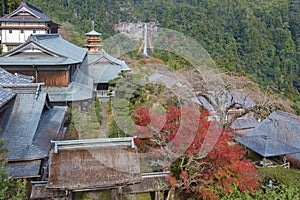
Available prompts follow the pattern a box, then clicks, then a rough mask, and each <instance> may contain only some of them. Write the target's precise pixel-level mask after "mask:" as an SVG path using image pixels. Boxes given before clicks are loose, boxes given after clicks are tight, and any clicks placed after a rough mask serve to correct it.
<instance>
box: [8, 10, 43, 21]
mask: <svg viewBox="0 0 300 200" xmlns="http://www.w3.org/2000/svg"><path fill="white" fill-rule="evenodd" d="M6 18H20V19H24V18H27V19H39V18H40V17H39V16H38V15H35V14H34V13H33V12H31V11H30V10H29V9H28V8H26V7H22V8H21V9H19V10H16V11H15V12H13V13H11V14H10V15H9V16H7V17H6Z"/></svg>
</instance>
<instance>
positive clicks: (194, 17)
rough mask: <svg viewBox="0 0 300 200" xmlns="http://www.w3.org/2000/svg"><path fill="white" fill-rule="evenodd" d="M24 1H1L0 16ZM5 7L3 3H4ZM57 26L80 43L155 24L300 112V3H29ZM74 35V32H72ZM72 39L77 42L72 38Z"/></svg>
mask: <svg viewBox="0 0 300 200" xmlns="http://www.w3.org/2000/svg"><path fill="white" fill-rule="evenodd" d="M19 1H20V0H15V1H13V0H10V1H9V0H7V1H5V0H2V1H0V2H2V4H1V6H2V9H1V10H2V12H3V11H4V12H8V11H11V10H12V8H13V7H14V6H15V5H18V3H17V4H16V3H15V2H19ZM3 2H4V3H3ZM28 2H29V3H31V4H33V5H34V6H36V7H38V8H40V9H41V10H43V11H44V12H45V13H46V14H47V15H48V16H49V17H51V18H53V19H54V20H55V21H57V22H59V23H61V24H63V25H64V24H65V22H69V23H70V24H71V25H72V26H74V27H75V29H74V30H76V31H77V32H78V34H77V35H73V41H78V43H79V41H80V39H81V38H83V37H82V36H83V34H84V33H85V32H88V31H90V30H91V20H95V23H96V30H97V31H100V32H102V33H103V34H104V37H108V36H110V35H113V34H115V33H116V31H115V30H114V25H115V24H116V23H118V22H119V21H126V22H135V21H147V20H148V21H156V22H158V23H159V25H160V26H161V27H166V28H170V29H174V30H177V31H179V32H182V33H184V34H186V35H188V36H190V37H192V38H194V39H195V40H197V41H198V42H199V43H200V44H202V45H203V47H204V48H205V49H206V50H207V51H208V52H209V53H210V54H211V56H212V58H213V59H214V60H215V61H216V63H217V65H218V66H219V67H220V68H221V69H223V70H224V71H233V72H236V73H240V74H248V75H250V76H251V77H252V78H253V79H254V80H256V81H257V82H258V83H259V84H260V85H262V86H271V87H272V88H273V89H274V91H276V92H278V93H281V94H282V95H285V96H287V97H289V98H290V99H292V100H293V101H294V102H298V106H299V110H300V103H299V102H300V97H299V90H300V1H298V0H285V1H282V0H213V1H212V0H169V1H166V0H105V1H101V0H28ZM70 30H73V29H70ZM74 37H77V38H75V39H74Z"/></svg>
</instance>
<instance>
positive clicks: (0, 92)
mask: <svg viewBox="0 0 300 200" xmlns="http://www.w3.org/2000/svg"><path fill="white" fill-rule="evenodd" d="M14 96H16V94H15V93H14V92H12V91H8V90H5V89H3V88H0V108H1V107H2V106H4V105H5V104H6V103H7V102H9V101H10V100H11V99H13V98H14Z"/></svg>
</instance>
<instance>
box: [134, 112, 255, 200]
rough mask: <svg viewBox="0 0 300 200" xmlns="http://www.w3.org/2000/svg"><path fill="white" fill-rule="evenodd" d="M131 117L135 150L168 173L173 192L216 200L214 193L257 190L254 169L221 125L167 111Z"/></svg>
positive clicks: (195, 115) (196, 115)
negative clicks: (174, 190)
mask: <svg viewBox="0 0 300 200" xmlns="http://www.w3.org/2000/svg"><path fill="white" fill-rule="evenodd" d="M133 116H134V120H135V124H136V125H137V128H136V130H137V132H136V135H137V136H138V138H137V139H136V144H137V146H138V147H139V149H140V151H141V152H142V153H146V155H147V156H148V157H152V158H153V159H152V164H153V165H160V166H161V167H162V168H164V169H167V170H170V171H171V173H170V176H169V179H170V183H171V185H172V187H173V188H179V189H183V190H185V191H186V192H191V193H194V194H197V195H198V196H199V198H203V199H218V196H217V195H216V193H220V192H221V193H222V194H224V195H226V194H227V193H228V192H229V191H230V190H232V189H233V187H234V186H237V187H238V189H239V190H241V191H249V192H252V191H253V190H255V189H257V188H258V187H259V181H260V179H259V177H258V174H257V170H256V168H255V166H254V165H253V164H252V163H251V161H250V160H247V159H245V158H244V155H245V153H246V151H245V150H243V148H242V147H241V146H240V145H239V144H236V143H234V142H233V141H232V135H230V133H229V131H224V130H223V128H222V125H221V124H219V123H218V122H215V121H213V122H209V121H207V116H208V112H202V113H201V114H200V113H197V112H196V111H195V109H190V108H189V107H185V106H181V107H180V108H177V107H174V106H167V108H166V112H165V113H164V114H162V113H160V112H156V113H155V112H151V111H150V110H149V109H148V108H146V107H141V108H139V109H137V110H136V111H135V112H134V113H133ZM147 156H145V157H147Z"/></svg>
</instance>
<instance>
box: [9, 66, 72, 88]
mask: <svg viewBox="0 0 300 200" xmlns="http://www.w3.org/2000/svg"><path fill="white" fill-rule="evenodd" d="M7 71H9V72H10V73H13V74H14V73H19V74H24V75H28V76H34V78H35V79H36V72H35V71H34V70H33V71H10V70H7ZM34 82H36V80H35V81H34ZM37 82H39V83H45V86H49V87H67V86H68V84H69V72H68V71H50V70H49V71H38V72H37Z"/></svg>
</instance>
